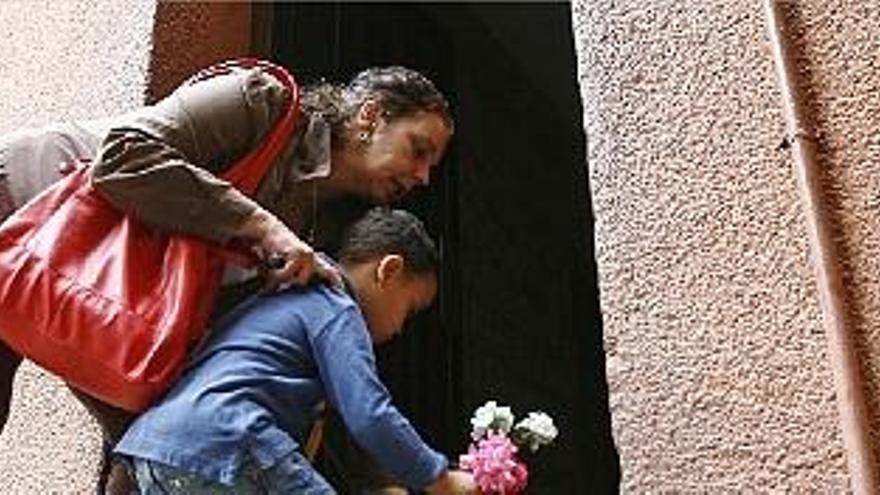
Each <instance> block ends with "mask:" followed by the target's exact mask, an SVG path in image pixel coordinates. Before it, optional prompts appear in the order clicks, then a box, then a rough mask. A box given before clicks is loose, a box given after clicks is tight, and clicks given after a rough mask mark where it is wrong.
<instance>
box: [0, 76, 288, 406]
mask: <svg viewBox="0 0 880 495" xmlns="http://www.w3.org/2000/svg"><path fill="white" fill-rule="evenodd" d="M242 66H244V67H257V66H258V67H261V68H263V69H264V70H266V71H268V72H269V73H270V74H272V75H274V76H275V77H277V78H278V79H279V80H280V81H282V82H283V83H284V84H285V85H286V86H287V87H288V88H289V89H290V90H291V91H290V94H291V100H290V105H289V107H288V108H287V110H286V111H285V113H284V114H283V116H282V117H281V118H280V120H279V122H278V123H277V124H276V126H275V128H274V129H273V130H272V132H271V133H270V134H269V135H268V136H267V137H266V138H265V139H264V140H263V142H262V143H261V145H260V147H259V148H257V149H256V150H254V151H253V152H251V153H250V154H248V155H247V156H246V157H245V158H243V159H242V160H240V161H239V162H238V163H237V164H236V165H235V166H233V167H232V168H231V169H229V171H228V172H227V173H225V174H223V178H224V179H226V180H228V181H229V182H231V183H232V184H233V185H234V186H235V187H236V188H238V189H239V190H241V191H242V192H244V193H246V194H253V193H254V192H255V191H256V188H257V186H258V185H259V183H260V180H261V179H262V177H263V175H264V174H265V172H266V170H267V169H268V167H269V165H270V164H271V163H273V162H274V160H275V158H276V157H277V156H278V154H279V153H280V152H281V150H282V148H283V147H284V145H285V143H287V142H288V139H289V136H290V135H291V133H292V132H293V129H294V126H295V124H296V121H297V119H298V117H299V114H300V107H299V90H298V87H297V85H296V82H295V81H294V79H293V77H292V76H291V75H290V74H289V73H287V71H285V70H284V69H283V68H281V67H278V66H276V65H272V64H270V63H268V62H264V61H258V60H254V59H242V60H235V61H231V62H226V63H224V64H219V65H216V66H212V67H210V68H208V69H206V70H205V71H203V72H201V73H199V74H197V75H196V76H195V77H194V79H192V80H201V79H204V78H208V77H212V76H213V75H215V74H219V73H223V72H225V71H228V70H230V69H231V68H232V67H242ZM192 80H191V81H192ZM225 259H226V256H225V255H224V254H223V250H222V249H218V248H215V247H212V246H210V245H209V244H208V243H206V242H204V241H202V240H199V239H196V238H193V237H188V236H180V235H168V234H165V233H162V232H158V231H156V230H154V229H151V228H149V227H147V226H145V225H143V224H141V223H140V222H138V221H137V220H136V219H133V218H131V217H130V216H128V215H126V214H125V213H123V212H122V211H120V210H118V209H116V208H115V207H113V206H112V205H111V204H110V203H109V202H107V200H105V199H104V198H103V197H102V196H101V195H100V194H99V193H97V192H96V191H95V190H94V189H93V188H92V186H91V173H90V170H89V168H88V167H80V168H79V169H77V170H75V171H74V172H72V173H70V174H69V175H67V176H66V177H64V178H62V179H61V180H60V181H59V182H58V183H56V184H55V185H53V186H52V187H50V188H49V189H47V190H46V191H44V192H43V193H41V194H40V195H39V196H37V197H36V198H34V199H33V200H32V201H30V202H29V203H28V204H26V205H25V206H23V207H22V208H20V209H19V210H18V211H16V212H15V213H14V214H13V215H12V216H10V217H9V218H8V219H7V220H6V221H5V222H4V223H3V224H2V225H0V338H2V339H3V341H4V342H6V343H7V344H8V345H9V346H10V347H12V348H13V349H15V350H16V351H17V352H19V353H20V354H22V355H24V356H26V357H27V358H29V359H31V360H33V361H34V362H36V363H37V364H39V365H41V366H42V367H44V368H46V369H48V370H49V371H51V372H53V373H55V374H57V375H59V376H60V377H61V378H63V379H64V380H66V381H67V382H68V383H70V384H71V385H73V386H74V387H76V388H78V389H81V390H82V391H84V392H86V393H88V394H90V395H92V396H94V397H96V398H98V399H100V400H102V401H105V402H107V403H109V404H113V405H115V406H118V407H120V408H122V409H126V410H128V411H133V412H136V411H140V410H142V409H144V408H145V407H147V406H148V405H149V404H150V403H151V402H152V401H153V400H155V399H156V398H157V397H158V396H159V395H161V394H162V393H163V392H165V390H166V389H167V388H168V387H169V386H170V385H171V384H172V383H173V381H174V380H175V379H176V378H177V377H178V376H179V374H180V373H181V371H182V369H183V366H184V364H185V362H186V357H187V351H188V350H189V349H190V348H191V345H192V344H193V343H194V342H195V341H198V340H199V339H200V337H201V336H202V335H203V334H204V333H205V329H206V325H207V320H208V317H209V315H210V311H211V308H212V305H213V302H214V297H215V296H216V292H217V289H218V288H219V284H220V278H221V275H222V269H223V265H224V261H225Z"/></svg>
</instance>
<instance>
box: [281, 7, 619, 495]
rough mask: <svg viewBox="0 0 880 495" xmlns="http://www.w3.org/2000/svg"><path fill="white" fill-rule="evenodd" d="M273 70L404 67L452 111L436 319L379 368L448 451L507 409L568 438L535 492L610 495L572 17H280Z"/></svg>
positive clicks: (611, 455) (439, 226)
mask: <svg viewBox="0 0 880 495" xmlns="http://www.w3.org/2000/svg"><path fill="white" fill-rule="evenodd" d="M272 16H273V23H272V25H273V33H274V34H273V37H272V38H273V42H272V45H273V56H274V57H275V58H276V59H277V60H279V61H280V62H282V63H284V64H285V65H287V66H288V67H291V68H292V69H294V71H295V73H296V74H297V76H298V78H299V79H300V80H301V81H310V80H315V79H316V78H317V77H318V76H326V77H328V78H333V79H335V80H345V79H348V78H349V77H350V76H351V75H353V74H354V73H355V72H356V71H357V70H359V69H362V68H365V67H367V66H371V65H390V64H397V65H406V66H409V67H412V68H415V69H418V70H420V71H422V72H423V73H425V74H426V75H428V76H429V77H431V78H432V79H433V80H434V82H435V83H437V84H438V86H439V87H440V88H441V89H442V90H443V91H444V92H445V93H446V94H447V96H448V97H449V98H450V100H451V102H452V105H453V108H454V113H455V117H456V125H457V127H456V135H455V138H454V139H453V143H452V147H451V149H450V152H449V153H448V156H447V158H446V160H445V164H444V165H443V166H442V168H441V170H440V171H439V172H438V174H437V176H435V177H433V178H432V186H431V188H430V189H429V190H427V191H425V192H423V193H420V194H419V195H417V196H416V197H413V198H410V199H409V200H408V201H407V203H406V205H404V206H405V207H407V208H409V209H411V210H413V211H415V212H416V213H418V214H419V215H420V216H421V217H422V218H423V219H425V221H426V223H427V224H428V226H429V229H430V230H431V231H432V233H433V234H434V235H435V237H436V238H438V239H441V240H442V241H441V243H442V247H443V254H444V271H443V274H442V294H441V300H440V303H439V304H437V305H436V306H435V308H434V309H433V310H432V311H431V312H430V313H429V314H426V315H423V316H422V317H420V318H419V319H418V320H417V321H415V322H413V328H410V329H409V331H408V332H407V335H406V336H405V337H404V338H402V339H400V340H399V341H398V342H396V343H395V344H394V345H393V346H392V347H391V348H389V349H387V350H386V351H384V352H382V354H381V356H380V361H381V367H382V371H383V375H384V377H385V380H386V382H387V383H389V385H390V387H391V388H392V391H393V393H394V394H395V402H396V403H397V404H398V405H399V406H400V407H401V409H402V410H403V411H404V412H405V413H406V414H408V415H409V416H410V417H411V418H412V419H413V420H414V423H415V424H416V426H417V428H419V430H420V431H421V432H422V433H423V434H424V435H425V436H426V437H427V438H428V439H429V440H430V441H431V442H432V443H433V444H434V445H436V446H437V447H438V448H441V449H442V450H444V451H445V452H447V453H460V452H463V451H464V449H465V447H466V442H467V435H468V431H469V424H468V418H469V417H470V414H471V412H472V411H473V410H474V408H475V407H477V406H478V405H480V404H482V403H483V402H485V401H486V400H490V399H495V400H498V401H499V402H501V403H505V404H508V405H510V406H512V407H513V409H514V412H515V413H516V414H517V415H518V417H519V416H522V415H524V414H525V413H526V412H528V411H532V410H537V409H540V410H544V411H546V412H548V413H550V414H551V415H552V416H553V417H554V418H555V419H556V421H557V425H558V427H559V429H560V432H561V433H560V438H559V439H558V442H557V444H556V445H555V446H554V447H551V448H548V449H546V450H544V451H542V452H541V453H540V455H539V456H537V457H536V459H535V460H534V462H532V463H531V464H530V468H531V480H530V490H529V493H542V494H544V493H546V494H567V493H606V492H616V491H617V483H618V479H619V466H618V459H617V453H616V451H615V448H614V445H613V441H612V439H611V429H610V417H609V412H608V397H607V386H606V380H605V371H604V370H605V359H604V354H603V352H602V320H601V315H600V311H599V299H598V287H597V280H596V267H595V258H594V253H593V228H592V211H591V202H590V197H589V188H588V183H587V180H588V179H587V174H586V163H585V142H584V136H583V130H582V122H581V103H580V98H579V94H578V86H577V81H576V66H575V64H576V62H575V54H574V43H573V38H572V29H571V18H570V7H569V5H568V4H567V3H546V4H517V3H513V4H492V3H489V4H408V3H392V4H375V3H333V4H315V3H302V4H290V3H285V4H277V5H274V6H273V11H272Z"/></svg>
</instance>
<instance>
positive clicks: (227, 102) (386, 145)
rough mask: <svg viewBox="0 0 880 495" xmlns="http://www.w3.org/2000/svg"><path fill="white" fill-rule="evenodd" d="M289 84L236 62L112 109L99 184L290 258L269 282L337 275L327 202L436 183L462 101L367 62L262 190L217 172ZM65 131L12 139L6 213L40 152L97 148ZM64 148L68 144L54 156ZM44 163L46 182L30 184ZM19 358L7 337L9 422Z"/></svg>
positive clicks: (336, 91) (310, 123)
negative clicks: (322, 246) (319, 245)
mask: <svg viewBox="0 0 880 495" xmlns="http://www.w3.org/2000/svg"><path fill="white" fill-rule="evenodd" d="M288 93H289V91H288V90H287V89H286V88H285V87H284V86H283V85H282V84H281V83H280V82H279V81H278V80H277V79H276V78H275V77H273V76H272V75H271V74H269V73H268V72H266V71H265V70H263V69H260V68H241V67H235V68H232V69H231V70H230V71H229V72H228V73H225V74H222V75H216V76H213V77H210V78H207V79H203V80H199V81H198V82H194V83H191V84H185V85H183V86H181V87H180V88H178V89H177V90H176V91H175V92H174V93H172V94H171V95H170V96H168V97H167V98H165V99H163V100H162V101H160V102H158V103H157V104H156V105H153V106H149V107H145V108H143V109H141V110H138V111H136V112H133V113H132V114H128V115H125V116H123V117H120V118H117V119H115V120H114V121H113V123H112V125H111V127H110V130H109V131H108V132H106V137H104V138H103V139H102V140H100V141H101V144H100V146H98V147H97V150H95V153H94V160H93V177H94V185H95V188H96V189H97V190H98V191H99V192H100V193H102V194H103V195H104V196H105V197H106V198H107V199H108V200H109V201H110V202H111V203H112V204H113V205H115V206H116V207H118V208H120V209H122V210H125V211H127V212H129V213H130V214H132V215H133V216H135V217H137V218H139V219H140V220H142V221H143V222H144V223H146V224H148V225H151V226H153V227H156V228H159V229H163V230H166V231H171V232H178V233H185V234H190V235H195V236H198V237H201V238H203V239H206V240H208V241H210V242H213V243H217V244H228V243H229V242H231V241H243V242H245V243H249V244H251V245H252V246H253V247H254V249H255V251H256V252H257V253H258V255H259V256H260V257H261V258H262V259H264V260H268V259H269V258H274V259H277V260H280V262H277V265H278V266H277V267H274V268H275V269H273V270H271V271H269V272H268V274H267V281H266V283H267V285H268V286H269V287H270V288H272V287H277V286H280V285H289V284H296V285H303V284H306V283H308V282H309V281H310V280H311V279H312V278H313V277H319V278H323V279H327V280H331V281H333V280H336V279H337V277H338V274H337V273H336V272H335V270H334V269H333V268H332V267H331V266H330V265H329V264H327V263H326V262H325V261H323V260H322V259H321V258H320V257H317V256H315V255H314V252H313V250H312V247H311V245H310V244H312V243H313V241H314V240H315V238H316V236H322V237H327V233H324V232H320V231H317V229H318V225H322V228H324V227H323V225H324V224H325V221H324V220H323V219H321V218H320V216H321V213H322V210H323V209H329V207H330V205H331V204H332V203H333V202H334V201H336V200H341V199H346V198H349V199H351V198H354V199H358V200H364V201H366V202H369V203H375V204H386V203H390V202H392V201H394V200H396V199H398V198H399V197H401V196H402V195H404V194H406V193H407V192H408V191H410V190H411V189H413V188H414V187H417V186H423V185H427V184H428V182H429V179H430V172H431V169H432V168H433V167H435V166H436V165H437V164H438V163H439V161H440V158H441V157H442V155H443V153H444V152H445V150H446V146H447V144H448V142H449V139H450V138H451V136H452V133H453V122H452V118H451V115H450V111H449V106H448V103H447V101H446V100H445V98H444V97H443V95H442V94H441V93H440V92H439V91H438V90H437V89H436V88H435V87H434V85H433V83H431V81H429V80H428V79H427V78H425V77H424V76H422V75H421V74H419V73H418V72H415V71H413V70H410V69H406V68H402V67H386V68H372V69H367V70H365V71H363V72H361V73H360V74H358V75H357V76H355V78H354V79H352V80H351V81H350V82H349V83H348V84H347V85H345V86H333V85H330V84H321V85H317V86H314V87H307V88H305V89H304V90H303V94H302V96H301V106H302V110H303V114H302V116H301V117H300V119H299V121H298V123H297V126H296V128H295V130H294V132H293V134H292V135H291V136H290V139H289V142H288V144H287V145H286V148H285V149H284V151H283V152H282V153H281V154H280V156H279V158H278V159H277V160H276V161H275V163H273V164H272V165H271V166H270V168H269V171H268V172H267V173H266V176H264V178H263V180H262V182H261V185H260V187H259V189H258V191H257V193H256V195H255V197H254V198H253V199H251V198H249V197H247V196H244V195H243V194H241V193H240V192H238V191H237V190H235V189H234V188H232V187H231V186H230V185H229V184H228V183H226V182H225V181H223V180H221V179H219V178H218V176H219V175H220V174H221V173H222V172H224V171H225V170H227V169H228V168H229V167H230V166H231V165H232V164H234V163H235V162H236V160H237V159H238V158H240V157H241V156H243V155H245V154H246V153H247V152H248V151H250V150H251V149H253V148H255V147H257V146H258V145H259V144H260V142H261V141H262V139H263V137H264V136H265V135H266V134H267V133H269V132H270V131H271V130H272V128H273V125H274V123H275V121H276V120H277V119H278V118H279V117H280V115H281V113H282V111H283V110H284V108H285V106H286V104H287V101H288V100H289V98H290V95H289V94H288ZM60 129H61V130H58V128H56V130H54V131H53V132H52V133H49V134H46V135H44V136H42V137H39V138H34V137H33V136H30V139H38V141H39V140H41V139H42V141H40V142H38V143H36V144H35V143H34V141H33V140H31V141H27V140H22V141H19V140H15V139H13V140H9V141H6V145H5V147H2V148H0V199H3V198H6V199H7V203H9V204H8V205H7V211H5V212H3V211H0V216H2V217H5V216H7V215H8V214H9V213H10V212H11V211H10V209H11V208H15V207H18V206H20V205H21V204H23V202H24V201H26V200H27V199H29V196H31V195H33V194H35V193H36V190H38V189H39V186H45V183H46V182H50V180H51V177H52V173H50V172H45V170H47V167H54V166H55V165H56V163H57V160H55V161H51V160H52V159H49V160H50V161H47V158H46V157H45V155H44V156H43V157H40V156H39V155H40V154H43V153H45V152H46V149H47V148H49V149H50V153H49V155H50V156H63V155H64V154H65V150H63V149H62V148H65V147H71V143H73V145H72V148H73V149H72V150H68V151H69V153H68V154H69V155H70V156H73V157H76V158H90V157H89V156H87V155H88V151H89V150H90V145H93V144H94V143H96V142H98V139H96V138H95V137H94V134H91V135H90V132H89V129H86V128H84V127H68V128H60ZM65 130H69V131H71V132H69V133H67V132H65ZM95 132H97V133H100V132H102V131H95ZM17 147H18V148H17ZM53 147H55V148H57V149H58V150H61V151H58V150H54V155H53V153H52V151H53V150H52V149H51V148H53ZM22 149H24V151H22ZM31 149H35V150H39V151H40V153H34V154H33V155H32V157H31V158H32V159H31V160H30V163H27V162H28V161H29V160H27V159H26V158H27V157H21V156H19V155H22V154H25V155H26V154H27V150H31ZM4 162H5V163H4ZM22 169H24V170H23V171H22ZM34 174H37V175H39V176H40V180H36V181H31V182H29V183H28V185H27V186H22V185H21V183H22V182H27V178H28V177H31V176H33V175H34ZM47 177H48V178H47ZM34 184H37V185H36V186H35V185H34ZM20 362H21V357H20V356H18V355H16V354H15V353H14V352H13V351H12V350H11V349H9V348H8V347H6V346H5V345H3V344H2V343H0V363H2V364H0V429H2V427H3V425H5V422H6V418H7V414H8V407H9V401H10V398H11V397H10V396H11V388H12V380H13V377H14V375H15V372H16V370H17V368H18V365H19V364H20ZM78 395H79V396H80V398H81V399H83V400H84V401H85V402H86V405H87V407H89V409H90V410H91V411H92V413H93V414H95V416H96V417H97V418H98V420H99V422H101V424H102V426H103V427H104V430H105V433H106V434H107V435H109V436H110V438H114V437H116V436H117V435H118V434H119V433H120V432H121V428H122V427H124V425H125V424H126V423H127V419H128V417H127V415H125V414H122V413H121V412H120V411H116V410H114V409H113V408H111V407H109V406H106V405H104V404H101V403H98V402H97V401H95V400H94V399H90V398H88V397H84V396H83V395H82V394H78Z"/></svg>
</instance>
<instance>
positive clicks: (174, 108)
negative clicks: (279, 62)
mask: <svg viewBox="0 0 880 495" xmlns="http://www.w3.org/2000/svg"><path fill="white" fill-rule="evenodd" d="M287 93H288V90H287V89H286V88H284V87H283V86H282V85H281V83H280V82H279V81H278V80H276V79H275V78H274V77H273V76H271V75H269V74H268V73H266V72H264V71H263V70H261V69H259V68H255V69H238V70H236V71H234V72H232V73H230V74H226V75H221V76H216V77H213V78H210V79H207V80H203V81H200V82H197V83H194V84H191V85H184V86H181V87H180V88H178V89H177V90H176V91H175V92H174V93H172V94H171V95H170V96H168V97H167V98H165V99H163V100H161V101H159V102H158V103H156V104H155V105H153V106H149V107H145V108H143V109H142V110H140V111H138V112H135V113H134V114H132V115H130V116H126V117H124V118H122V119H119V120H118V121H116V122H115V125H114V126H113V127H112V128H111V129H110V131H109V133H108V134H107V137H106V139H104V141H103V143H102V145H101V146H100V149H99V150H98V153H97V156H96V158H95V162H94V178H95V182H94V183H95V187H96V188H97V189H98V191H100V192H101V193H102V194H104V195H105V197H107V198H108V199H109V200H110V201H111V202H112V203H113V204H114V205H116V206H117V207H119V208H121V209H124V210H126V211H128V212H130V213H131V214H133V215H135V216H136V217H138V218H140V219H141V220H142V221H144V222H145V223H147V224H149V225H152V226H155V227H158V228H161V229H163V230H169V231H174V232H180V233H187V234H193V235H197V236H199V237H202V238H205V239H208V240H212V241H215V242H218V243H225V242H226V241H228V240H229V239H230V238H231V237H233V236H234V235H235V233H236V232H237V231H238V228H239V227H240V226H241V224H242V222H243V221H244V220H245V219H246V218H248V217H249V216H250V215H251V213H252V212H253V210H254V204H253V203H252V202H251V201H248V200H247V199H246V198H244V197H243V196H242V194H241V193H239V192H238V191H237V190H235V189H234V188H232V187H231V186H230V185H229V184H228V183H227V182H225V181H223V180H221V179H219V178H218V177H217V176H218V175H220V174H222V173H223V171H225V170H227V169H228V168H229V167H230V166H231V165H233V164H234V163H235V162H236V161H237V160H238V159H239V158H241V157H242V156H244V155H245V154H246V153H247V152H248V151H250V150H252V149H253V148H255V147H256V146H258V145H259V144H260V142H261V141H262V139H263V138H264V137H265V136H266V134H267V133H268V132H270V131H271V129H272V127H273V125H274V123H275V121H276V120H277V119H278V118H279V117H280V115H281V112H282V111H283V109H284V107H285V102H286V100H287V98H288V94H287ZM329 153H330V129H329V125H327V124H326V123H325V122H324V121H323V120H322V119H319V118H313V117H311V116H307V115H303V116H302V117H301V119H300V122H299V123H298V125H297V130H296V131H295V133H294V135H293V136H291V139H290V142H289V143H288V145H287V146H286V148H285V149H284V151H283V152H282V153H281V155H280V157H279V158H278V159H277V160H276V162H275V163H274V164H273V165H272V166H271V168H270V169H269V171H268V172H267V175H266V177H264V179H263V182H262V183H261V186H260V189H259V191H258V192H257V195H256V200H257V202H258V203H259V204H260V205H262V206H263V207H264V208H266V209H268V210H269V211H272V212H273V213H275V214H276V215H277V216H279V217H280V218H281V219H282V220H285V221H287V220H289V218H290V216H291V215H295V214H296V212H291V211H285V206H286V204H289V202H288V201H287V200H286V198H285V193H289V192H290V189H291V187H292V185H293V184H295V183H297V182H300V181H303V180H307V179H309V178H314V177H322V176H326V175H328V174H329V173H330V155H329ZM288 208H289V207H288ZM288 223H289V222H288Z"/></svg>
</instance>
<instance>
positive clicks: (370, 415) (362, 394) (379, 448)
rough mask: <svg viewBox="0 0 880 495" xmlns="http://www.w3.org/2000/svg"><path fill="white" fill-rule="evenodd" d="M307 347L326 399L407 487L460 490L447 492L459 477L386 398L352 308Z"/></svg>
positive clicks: (360, 321)
mask: <svg viewBox="0 0 880 495" xmlns="http://www.w3.org/2000/svg"><path fill="white" fill-rule="evenodd" d="M312 350H313V352H314V358H315V362H316V363H317V366H318V371H319V373H320V376H321V380H322V382H323V384H324V389H325V391H326V394H327V400H328V401H329V402H330V404H332V405H333V407H334V408H336V410H337V411H338V412H339V416H340V417H341V418H342V421H343V422H344V423H345V425H346V427H347V428H348V430H349V432H350V433H351V435H352V437H353V438H354V440H355V441H356V442H357V443H358V444H359V445H360V446H361V447H362V448H363V449H364V450H366V451H367V452H368V453H369V454H370V455H371V456H372V457H373V458H374V459H375V460H376V462H378V463H379V464H381V465H382V466H383V467H384V468H385V469H387V470H388V471H390V472H391V474H393V475H394V476H395V477H397V478H398V479H400V480H401V481H403V482H405V483H406V484H407V485H408V486H410V487H413V488H418V489H424V488H426V487H428V486H429V485H431V486H433V485H432V483H439V484H438V485H437V487H438V488H437V489H438V490H439V491H437V492H436V493H443V494H445V493H462V492H460V491H459V492H456V491H448V490H450V489H456V488H455V487H459V486H464V485H463V482H462V481H461V479H460V478H461V477H460V476H459V475H451V474H449V473H450V472H449V471H447V467H448V461H447V460H446V458H445V457H444V456H443V455H442V454H440V453H438V452H436V451H434V450H433V449H431V448H430V447H429V446H427V445H426V444H425V443H424V442H423V441H422V439H421V438H420V437H419V435H418V433H416V431H415V429H414V428H413V427H412V425H411V424H410V423H409V421H407V419H406V418H404V417H403V415H401V414H400V412H398V410H397V408H396V407H394V405H393V404H392V403H391V397H390V395H389V393H388V390H387V389H386V388H385V386H384V385H383V384H382V382H381V381H380V380H379V378H378V376H377V373H376V366H375V358H374V355H373V349H372V343H371V342H370V339H369V336H368V333H367V329H366V326H365V325H364V321H363V318H362V317H361V315H360V313H359V312H358V311H357V310H356V308H354V307H352V308H350V309H348V310H346V311H344V312H342V313H341V314H340V315H338V316H337V317H336V318H334V319H333V320H332V321H331V322H330V323H328V324H327V325H325V326H324V327H323V328H322V329H321V330H320V331H319V332H318V334H317V335H315V336H314V337H313V341H312ZM443 490H447V491H443Z"/></svg>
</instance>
